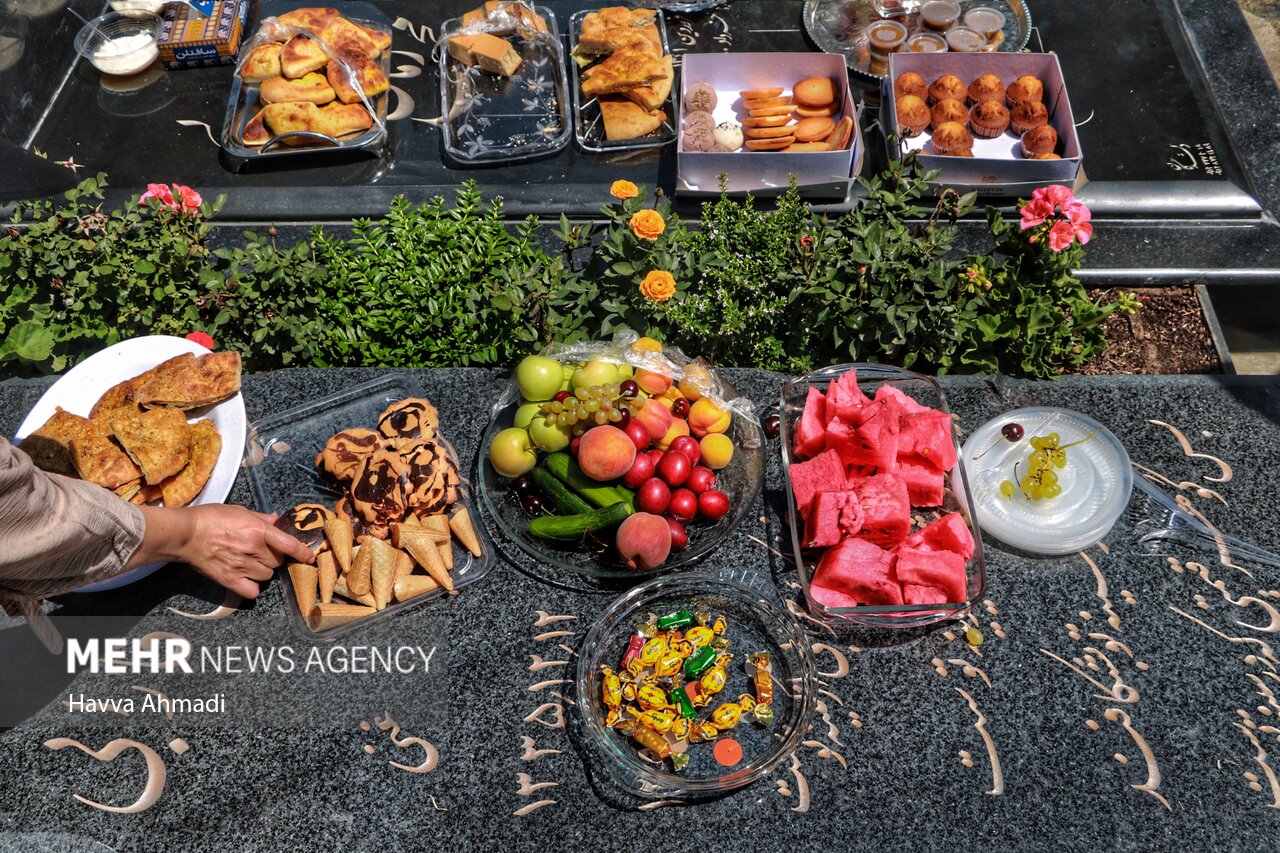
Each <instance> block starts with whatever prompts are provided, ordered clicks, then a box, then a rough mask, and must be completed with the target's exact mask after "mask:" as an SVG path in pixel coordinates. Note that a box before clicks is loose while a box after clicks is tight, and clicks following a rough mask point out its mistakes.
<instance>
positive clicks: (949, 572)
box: [894, 546, 966, 604]
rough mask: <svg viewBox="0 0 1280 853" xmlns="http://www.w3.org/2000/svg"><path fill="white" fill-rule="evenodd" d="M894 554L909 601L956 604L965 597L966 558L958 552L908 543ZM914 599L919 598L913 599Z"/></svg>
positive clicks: (909, 602) (904, 597) (904, 596)
mask: <svg viewBox="0 0 1280 853" xmlns="http://www.w3.org/2000/svg"><path fill="white" fill-rule="evenodd" d="M894 553H895V554H896V556H897V563H896V565H895V569H896V572H897V576H898V580H899V581H900V582H901V583H902V591H903V600H904V601H905V602H906V603H907V604H955V603H958V602H962V601H964V600H965V598H966V593H965V574H964V564H965V560H964V558H963V557H961V556H960V555H959V554H956V553H954V552H952V551H923V550H920V549H918V548H908V547H906V546H902V547H900V548H898V549H897V550H896V551H895V552H894ZM908 587H913V589H908ZM908 596H910V597H908ZM912 598H915V599H918V600H916V601H912V600H911V599H912Z"/></svg>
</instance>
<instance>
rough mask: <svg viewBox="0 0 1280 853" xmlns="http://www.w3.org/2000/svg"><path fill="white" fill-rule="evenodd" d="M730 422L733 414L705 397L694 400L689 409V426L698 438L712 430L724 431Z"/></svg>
mask: <svg viewBox="0 0 1280 853" xmlns="http://www.w3.org/2000/svg"><path fill="white" fill-rule="evenodd" d="M732 422H733V415H731V414H730V413H729V412H726V411H724V410H723V409H721V408H720V407H719V406H717V405H716V404H715V403H713V402H711V401H710V400H709V399H707V398H706V397H703V398H702V399H701V400H697V401H695V402H694V404H693V406H691V407H690V409H689V428H690V429H692V430H693V434H694V435H696V436H698V437H699V438H702V436H704V435H708V434H710V433H713V432H724V431H725V430H727V429H728V428H729V424H730V423H732Z"/></svg>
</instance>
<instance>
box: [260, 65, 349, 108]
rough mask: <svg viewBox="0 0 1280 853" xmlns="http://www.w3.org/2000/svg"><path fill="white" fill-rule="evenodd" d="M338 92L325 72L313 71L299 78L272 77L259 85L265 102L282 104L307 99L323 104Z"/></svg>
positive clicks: (313, 102)
mask: <svg viewBox="0 0 1280 853" xmlns="http://www.w3.org/2000/svg"><path fill="white" fill-rule="evenodd" d="M335 97H337V95H336V93H335V92H334V91H333V87H332V86H330V85H329V81H328V80H326V79H325V78H324V75H323V74H317V73H316V72H314V71H312V72H311V73H310V74H304V75H302V76H301V77H298V78H297V79H294V80H290V79H288V78H286V77H272V78H271V79H270V80H264V81H263V82H262V85H261V86H260V87H258V98H259V99H260V100H261V101H262V103H263V104H281V103H286V102H288V101H307V102H308V103H312V104H316V105H317V106H321V105H324V104H327V103H329V102H330V101H332V100H333V99H334V98H335Z"/></svg>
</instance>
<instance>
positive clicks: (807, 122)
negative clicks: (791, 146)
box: [795, 98, 924, 144]
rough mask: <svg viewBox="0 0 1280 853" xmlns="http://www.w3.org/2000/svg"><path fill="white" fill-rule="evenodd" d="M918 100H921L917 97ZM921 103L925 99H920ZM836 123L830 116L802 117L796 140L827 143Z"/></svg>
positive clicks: (797, 123) (796, 132)
mask: <svg viewBox="0 0 1280 853" xmlns="http://www.w3.org/2000/svg"><path fill="white" fill-rule="evenodd" d="M917 100H919V99H918V98H917ZM920 103H921V104H923V103H924V101H920ZM835 128H836V123H835V122H834V121H833V120H831V119H829V118H819V117H813V118H802V119H800V121H798V122H796V126H795V134H796V142H817V141H818V140H822V141H823V143H824V144H825V142H826V139H827V137H828V136H830V135H831V131H833V130H835Z"/></svg>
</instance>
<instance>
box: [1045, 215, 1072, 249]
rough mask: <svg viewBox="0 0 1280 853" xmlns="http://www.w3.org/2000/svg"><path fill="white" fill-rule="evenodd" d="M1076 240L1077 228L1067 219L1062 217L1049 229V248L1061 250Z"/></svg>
mask: <svg viewBox="0 0 1280 853" xmlns="http://www.w3.org/2000/svg"><path fill="white" fill-rule="evenodd" d="M1075 240H1076V232H1075V229H1074V228H1072V227H1071V223H1070V222H1067V221H1066V220H1065V219H1060V220H1058V221H1057V222H1055V223H1053V227H1051V228H1050V229H1049V248H1050V249H1053V250H1054V251H1055V252H1061V251H1062V250H1063V249H1065V248H1067V247H1068V246H1070V245H1071V244H1072V243H1074V242H1075Z"/></svg>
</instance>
